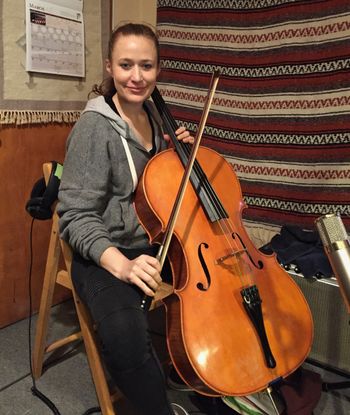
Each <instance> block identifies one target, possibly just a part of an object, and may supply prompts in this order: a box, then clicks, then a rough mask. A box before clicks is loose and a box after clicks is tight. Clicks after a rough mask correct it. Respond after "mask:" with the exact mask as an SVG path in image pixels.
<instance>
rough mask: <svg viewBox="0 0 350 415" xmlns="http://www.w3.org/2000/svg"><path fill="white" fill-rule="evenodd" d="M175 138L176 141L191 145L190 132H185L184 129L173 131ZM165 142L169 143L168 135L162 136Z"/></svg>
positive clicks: (192, 139)
mask: <svg viewBox="0 0 350 415" xmlns="http://www.w3.org/2000/svg"><path fill="white" fill-rule="evenodd" d="M175 134H176V137H177V139H178V140H180V141H183V142H184V143H191V144H193V142H194V138H193V137H192V136H191V134H190V132H189V131H188V130H186V128H185V127H179V128H178V129H177V130H176V131H175ZM164 139H165V141H170V136H169V134H164Z"/></svg>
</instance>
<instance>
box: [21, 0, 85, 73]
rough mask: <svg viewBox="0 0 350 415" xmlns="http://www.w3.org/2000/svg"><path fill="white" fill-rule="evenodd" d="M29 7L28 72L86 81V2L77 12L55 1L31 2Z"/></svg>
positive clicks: (27, 22) (27, 20) (27, 33)
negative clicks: (81, 78)
mask: <svg viewBox="0 0 350 415" xmlns="http://www.w3.org/2000/svg"><path fill="white" fill-rule="evenodd" d="M60 3H61V4H62V2H60ZM76 3H77V2H76ZM78 3H79V2H78ZM71 4H74V2H73V3H71ZM26 5H27V10H26V28H27V31H26V40H27V55H26V70H27V71H28V72H43V73H53V74H57V75H68V76H77V77H84V76H85V56H84V22H83V14H82V2H81V1H80V5H81V7H77V8H72V7H63V6H62V5H58V4H57V3H56V2H54V1H53V2H46V1H29V0H27V2H26ZM78 6H79V4H78Z"/></svg>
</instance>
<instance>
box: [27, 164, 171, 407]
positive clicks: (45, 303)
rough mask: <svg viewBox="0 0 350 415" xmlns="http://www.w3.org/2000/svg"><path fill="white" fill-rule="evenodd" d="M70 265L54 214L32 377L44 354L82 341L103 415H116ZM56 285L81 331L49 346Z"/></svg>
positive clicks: (165, 289) (157, 301) (162, 293)
mask: <svg viewBox="0 0 350 415" xmlns="http://www.w3.org/2000/svg"><path fill="white" fill-rule="evenodd" d="M51 167H52V166H51V163H45V164H44V165H43V171H44V177H45V180H46V182H47V181H48V178H49V176H50V172H51ZM61 255H62V257H63V259H64V263H65V269H59V264H60V257H61ZM71 263H72V250H71V248H70V247H69V245H68V244H67V243H65V242H64V241H63V240H62V239H60V237H59V230H58V215H57V213H56V211H55V212H54V214H53V217H52V227H51V236H50V242H49V248H48V254H47V260H46V267H45V274H44V281H43V290H42V294H41V301H40V308H39V313H38V319H37V324H36V334H35V342H34V348H33V356H32V358H33V375H34V378H35V379H38V378H39V377H40V376H41V375H42V371H43V363H44V356H45V354H47V353H49V352H52V351H54V350H56V349H57V348H59V347H62V346H64V345H67V344H69V343H71V342H73V341H76V340H78V339H81V338H82V339H83V341H84V345H85V349H86V354H87V358H88V362H89V366H90V370H91V374H92V378H93V382H94V385H95V389H96V393H97V397H98V400H99V404H100V408H101V412H102V414H103V415H115V411H114V409H113V401H114V400H115V398H116V396H115V395H114V397H113V394H111V391H110V389H109V387H108V383H107V380H106V376H105V371H104V367H103V364H102V362H101V358H100V353H99V349H98V342H97V340H96V337H95V332H94V326H93V322H92V320H91V317H90V315H89V312H88V310H87V309H86V307H85V306H84V304H83V303H82V302H81V301H80V299H79V297H78V295H77V293H76V292H75V290H74V286H73V284H72V281H71V275H70V269H71ZM56 284H59V285H62V286H64V287H66V288H68V289H69V290H71V291H72V296H73V299H74V304H75V309H76V313H77V316H78V320H79V325H80V330H81V331H79V332H77V333H73V334H71V335H69V336H67V337H64V338H62V339H58V340H56V341H54V342H53V343H51V344H48V345H47V344H46V343H47V331H48V325H49V318H50V310H51V307H52V301H53V294H54V290H55V286H56ZM172 291H173V288H172V286H171V285H170V284H166V283H163V284H162V286H161V287H160V289H159V290H158V292H157V294H156V297H155V298H154V300H153V302H152V305H151V309H154V308H156V307H158V306H160V305H162V301H161V300H162V299H163V298H165V297H166V296H168V295H170V294H171V293H172Z"/></svg>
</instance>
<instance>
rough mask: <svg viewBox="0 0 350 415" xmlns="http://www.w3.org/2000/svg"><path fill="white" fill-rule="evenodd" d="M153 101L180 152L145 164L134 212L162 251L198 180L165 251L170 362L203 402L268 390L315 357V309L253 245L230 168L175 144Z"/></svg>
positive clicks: (171, 124) (157, 99) (167, 120)
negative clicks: (168, 276) (311, 354)
mask: <svg viewBox="0 0 350 415" xmlns="http://www.w3.org/2000/svg"><path fill="white" fill-rule="evenodd" d="M152 99H153V101H154V103H155V105H156V107H157V109H158V111H159V113H160V114H161V116H162V119H163V122H164V124H165V127H166V129H167V132H169V133H170V136H171V138H172V142H173V145H174V148H169V149H167V150H165V151H162V152H161V153H158V154H157V155H156V156H154V157H153V158H152V159H151V160H150V161H149V162H148V164H147V165H146V168H145V170H144V172H143V175H142V177H141V179H140V181H139V183H138V187H137V190H136V194H135V201H134V205H135V209H136V212H137V215H138V218H139V220H140V222H141V224H142V226H143V227H144V229H145V230H146V232H147V233H148V236H149V239H150V242H151V243H152V244H160V246H161V249H162V248H163V247H164V238H165V235H166V234H167V231H168V228H167V226H168V224H169V223H170V222H171V221H172V216H173V213H174V206H175V205H176V203H177V199H178V195H179V189H180V188H181V187H182V184H183V181H184V177H185V175H186V174H187V175H189V174H190V180H191V185H188V186H184V188H183V189H182V191H183V192H182V197H181V207H180V208H179V209H178V210H177V212H176V221H175V223H174V225H173V230H172V233H171V241H170V242H169V245H168V247H167V249H166V254H167V257H168V259H169V262H170V265H171V269H172V275H173V293H172V294H171V295H170V296H169V297H167V298H165V299H164V300H163V301H164V303H165V308H166V327H167V328H166V335H167V345H168V350H169V354H170V357H171V360H172V362H173V364H174V366H175V367H176V369H177V371H178V373H179V374H180V376H181V377H182V379H183V380H184V382H185V383H187V384H188V385H189V386H190V387H191V388H192V389H194V390H196V391H197V392H199V393H201V394H204V395H208V396H221V395H233V396H240V395H248V394H251V393H255V392H258V391H261V390H265V389H269V388H270V387H271V385H273V384H274V383H275V382H278V381H279V380H280V379H282V378H285V377H286V376H288V375H289V374H291V373H292V372H294V370H296V369H297V368H298V367H299V366H300V365H301V364H302V363H303V361H304V360H305V358H306V357H307V355H308V353H309V351H310V349H311V344H312V338H313V322H312V317H311V312H310V309H309V307H308V304H307V302H306V300H305V298H304V296H303V294H302V292H301V290H300V289H299V287H298V286H297V284H296V283H295V282H294V281H293V280H292V278H291V277H290V276H289V275H288V274H287V272H286V271H285V270H284V269H282V267H281V266H280V265H279V264H278V262H277V260H276V257H275V255H266V254H263V253H262V252H260V251H259V250H258V249H257V248H256V247H255V246H254V244H253V243H252V242H251V240H250V238H249V236H248V234H247V232H246V230H245V228H244V226H243V224H242V211H243V209H245V208H246V205H245V203H244V201H243V197H242V193H241V189H240V185H239V182H238V179H237V177H236V175H235V173H234V171H233V168H232V166H231V165H230V164H229V163H228V162H227V161H226V160H225V159H224V158H223V157H222V156H221V155H219V154H218V153H217V152H215V151H214V150H212V149H209V148H207V147H204V146H197V151H196V154H195V155H192V153H191V150H190V147H191V146H190V145H188V144H184V143H181V142H178V140H177V139H176V136H175V134H174V131H175V129H176V123H175V121H174V119H173V118H172V117H171V114H170V112H169V111H168V109H167V107H166V106H165V103H164V101H163V99H162V97H161V95H160V93H159V91H158V90H157V89H155V90H154V92H153V93H152ZM203 128H204V127H203ZM200 135H201V134H200ZM197 138H198V137H197ZM193 157H195V160H194V161H193V164H192V167H191V169H190V171H188V164H190V161H191V160H192V158H193ZM186 166H187V167H186ZM160 171H161V172H162V174H161V175H160V174H159V172H160ZM161 249H160V251H161ZM163 253H164V252H163ZM163 253H162V254H163ZM161 265H162V262H161Z"/></svg>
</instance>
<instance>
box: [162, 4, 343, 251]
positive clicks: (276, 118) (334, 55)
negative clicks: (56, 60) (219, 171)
mask: <svg viewBox="0 0 350 415" xmlns="http://www.w3.org/2000/svg"><path fill="white" fill-rule="evenodd" d="M157 13H158V15H157V22H158V23H157V30H158V33H159V37H160V42H161V60H162V71H161V75H160V82H159V84H158V85H159V88H160V90H161V93H162V95H163V97H164V98H165V100H166V102H167V103H168V104H169V107H170V109H171V111H172V113H173V115H174V117H175V118H176V120H177V121H178V123H179V124H184V125H186V126H187V128H189V129H190V130H192V131H194V132H195V131H196V128H197V125H198V121H199V119H200V115H201V112H202V108H203V101H204V98H205V95H206V91H207V88H208V85H209V80H210V77H211V74H212V72H213V71H214V70H216V69H219V70H220V71H221V77H220V80H219V84H218V89H217V92H216V95H215V99H214V102H213V105H212V110H211V113H210V116H209V119H208V123H207V126H206V129H205V133H204V141H203V145H206V146H208V147H211V148H213V149H215V150H216V151H218V152H219V153H221V154H222V155H223V156H224V157H225V158H226V159H227V160H228V161H229V162H230V163H231V164H232V166H233V167H234V169H235V171H236V173H237V176H238V177H239V180H240V184H241V188H242V192H243V195H244V200H245V202H246V203H247V205H248V209H246V210H245V211H244V221H245V223H246V226H247V228H248V230H249V232H250V233H251V236H252V239H253V240H254V241H255V243H256V244H257V245H259V246H260V245H262V244H264V243H266V242H268V241H269V240H270V238H271V236H272V235H273V234H274V233H276V232H278V231H279V229H280V227H281V226H282V225H284V224H295V225H299V226H302V227H304V228H314V220H315V219H316V218H317V217H319V216H320V215H323V214H326V213H329V212H333V211H339V212H340V213H341V215H342V218H343V220H344V223H345V224H346V225H350V217H349V212H350V47H349V45H350V2H349V1H348V0H329V1H319V0H305V1H299V0H246V1H243V0H241V1H239V0H237V1H233V0H231V1H230V0H226V1H220V0H217V1H210V0H207V1H201V0H159V1H158V12H157ZM228 191H229V184H228ZM237 206H238V204H237Z"/></svg>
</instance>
